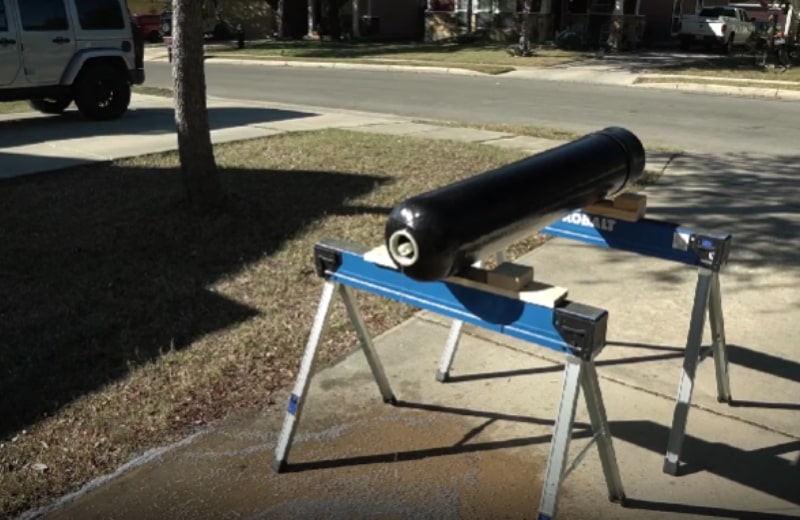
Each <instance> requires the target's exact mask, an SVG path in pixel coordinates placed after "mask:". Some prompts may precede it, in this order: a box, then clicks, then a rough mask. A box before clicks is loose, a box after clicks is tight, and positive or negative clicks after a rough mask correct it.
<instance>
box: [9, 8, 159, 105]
mask: <svg viewBox="0 0 800 520" xmlns="http://www.w3.org/2000/svg"><path fill="white" fill-rule="evenodd" d="M144 76H145V74H144V45H143V42H142V40H141V38H140V37H139V32H138V31H136V30H135V23H134V22H133V21H132V20H131V17H130V14H129V13H128V8H127V7H126V5H125V0H93V1H92V2H85V1H79V0H66V1H64V0H58V1H48V0H38V1H31V0H0V101H17V100H28V101H29V103H30V104H31V106H32V107H33V108H35V109H36V110H39V111H40V112H44V113H46V114H59V113H61V112H63V111H64V110H66V108H67V107H68V106H69V105H70V104H71V103H72V102H73V101H74V102H75V105H76V106H77V107H78V110H79V111H80V112H81V114H83V115H84V116H85V117H87V118H89V119H94V120H105V119H115V118H118V117H120V116H122V115H123V114H124V113H125V112H126V111H127V110H128V105H129V104H130V99H131V85H136V84H141V83H144Z"/></svg>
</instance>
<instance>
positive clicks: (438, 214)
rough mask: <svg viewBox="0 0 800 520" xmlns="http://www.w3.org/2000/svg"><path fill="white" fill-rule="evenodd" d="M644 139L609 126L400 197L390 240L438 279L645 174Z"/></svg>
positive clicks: (411, 270)
mask: <svg viewBox="0 0 800 520" xmlns="http://www.w3.org/2000/svg"><path fill="white" fill-rule="evenodd" d="M644 165H645V152H644V147H643V146H642V143H641V141H640V140H639V139H638V138H637V137H636V136H635V135H634V134H633V133H631V132H629V131H628V130H626V129H624V128H618V127H609V128H605V129H603V130H600V131H598V132H595V133H592V134H589V135H586V136H584V137H581V138H579V139H577V140H575V141H572V142H569V143H566V144H563V145H561V146H558V147H556V148H553V149H550V150H547V151H545V152H543V153H540V154H537V155H534V156H531V157H528V158H526V159H523V160H521V161H517V162H515V163H512V164H508V165H506V166H503V167H500V168H497V169H495V170H491V171H488V172H485V173H481V174H479V175H476V176H474V177H470V178H468V179H464V180H462V181H459V182H456V183H454V184H451V185H449V186H444V187H442V188H438V189H436V190H433V191H430V192H427V193H423V194H420V195H417V196H414V197H411V198H410V199H407V200H406V201H404V202H402V203H401V204H399V205H397V206H396V207H395V208H394V209H393V210H392V212H391V214H390V215H389V218H388V221H387V222H386V229H385V238H386V247H387V249H388V250H389V254H390V256H391V257H392V260H393V261H394V263H395V264H396V265H397V267H398V269H400V270H401V271H402V272H403V273H405V274H406V275H407V276H409V277H410V278H413V279H415V280H418V281H435V280H441V279H443V278H447V277H448V276H452V275H455V274H456V273H458V272H459V271H460V270H462V269H464V268H465V267H467V266H469V265H471V264H473V263H475V262H476V261H478V260H480V259H483V258H486V257H487V256H489V255H491V254H494V253H496V252H498V251H501V250H503V249H505V248H506V247H508V246H509V245H511V244H513V243H514V242H516V241H518V240H520V239H522V238H525V237H527V236H530V235H532V234H533V233H535V232H536V231H538V230H540V229H542V228H544V227H546V226H547V225H549V224H551V223H553V222H555V221H556V220H558V219H559V218H562V217H563V216H564V215H566V214H567V213H569V212H570V211H573V210H575V209H580V208H582V207H584V206H587V205H589V204H592V203H595V202H597V201H599V200H601V199H603V198H604V197H607V196H609V195H613V194H615V193H618V192H619V191H621V190H622V189H623V188H624V187H625V185H626V184H628V183H632V182H635V181H636V180H637V179H639V178H640V177H641V176H642V173H643V172H644Z"/></svg>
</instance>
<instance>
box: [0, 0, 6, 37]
mask: <svg viewBox="0 0 800 520" xmlns="http://www.w3.org/2000/svg"><path fill="white" fill-rule="evenodd" d="M6 31H8V19H6V4H5V2H3V0H0V32H6Z"/></svg>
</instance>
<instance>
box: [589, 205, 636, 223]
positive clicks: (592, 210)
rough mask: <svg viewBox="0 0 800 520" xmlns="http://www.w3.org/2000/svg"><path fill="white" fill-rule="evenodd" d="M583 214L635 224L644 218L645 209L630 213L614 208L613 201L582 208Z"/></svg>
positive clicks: (630, 211)
mask: <svg viewBox="0 0 800 520" xmlns="http://www.w3.org/2000/svg"><path fill="white" fill-rule="evenodd" d="M583 211H584V212H585V213H589V214H592V215H597V216H600V217H609V218H615V219H617V220H624V221H626V222H636V221H638V220H641V219H642V217H644V213H645V208H644V207H642V208H641V209H639V210H636V211H632V210H627V209H619V208H615V207H614V203H613V201H610V200H603V201H600V202H598V203H596V204H592V205H590V206H586V207H585V208H583Z"/></svg>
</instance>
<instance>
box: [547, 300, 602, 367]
mask: <svg viewBox="0 0 800 520" xmlns="http://www.w3.org/2000/svg"><path fill="white" fill-rule="evenodd" d="M553 325H554V326H555V328H556V330H557V331H558V333H559V334H560V335H561V337H562V338H563V339H564V342H565V343H566V344H567V350H568V352H569V353H570V354H572V355H573V356H577V357H579V358H581V359H584V360H587V361H588V360H591V359H592V358H594V356H596V355H597V354H598V353H599V352H600V351H601V350H603V347H605V345H606V331H607V330H608V311H606V310H603V309H598V308H597V307H592V306H590V305H584V304H582V303H575V302H566V303H564V304H562V305H560V306H558V307H556V308H555V309H554V312H553Z"/></svg>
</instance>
